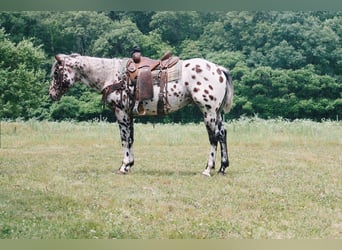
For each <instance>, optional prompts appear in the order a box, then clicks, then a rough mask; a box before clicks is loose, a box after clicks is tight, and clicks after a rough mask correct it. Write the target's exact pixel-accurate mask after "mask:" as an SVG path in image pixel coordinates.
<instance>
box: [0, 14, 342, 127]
mask: <svg viewBox="0 0 342 250" xmlns="http://www.w3.org/2000/svg"><path fill="white" fill-rule="evenodd" d="M341 37H342V12H324V11H316V12H293V11H285V12H279V11H257V12H250V11H233V12H196V11H176V12H172V11H133V12H128V11H108V12H90V11H86V12H82V11H70V12H69V11H68V12H47V11H44V12H37V11H33V12H0V93H1V110H0V112H1V113H0V115H1V118H2V119H17V118H23V119H30V118H36V119H50V120H65V119H75V120H79V121H84V120H92V119H98V118H99V117H100V116H101V117H102V118H105V119H107V120H114V119H115V118H114V116H113V114H112V113H111V111H110V110H109V109H107V108H106V109H104V110H102V105H101V95H99V94H97V93H94V92H93V91H92V90H91V89H89V88H86V87H85V86H83V85H82V84H78V85H76V86H75V87H73V88H72V89H71V90H70V91H69V93H68V94H67V95H65V96H64V97H63V98H62V99H61V101H60V102H58V103H52V102H51V101H50V99H49V97H48V88H49V83H50V80H51V76H50V71H51V65H52V63H53V60H54V55H55V54H58V53H65V54H70V53H80V54H82V55H89V56H97V57H109V58H110V57H128V56H129V52H130V51H131V49H132V47H133V46H134V45H137V44H138V45H139V46H140V47H141V48H142V51H143V54H144V55H145V56H149V57H152V58H156V59H157V58H160V56H161V55H162V54H163V53H164V52H165V51H167V50H170V51H172V52H173V54H175V55H177V56H179V57H180V58H181V59H187V58H194V57H201V58H206V59H208V60H211V61H213V62H215V63H217V64H220V65H222V66H225V67H227V68H229V69H230V72H231V75H232V77H233V82H234V86H235V96H234V106H233V109H232V110H231V112H230V113H229V114H228V115H226V118H227V119H231V118H239V117H240V116H255V115H258V116H259V117H262V118H275V117H283V118H286V119H299V118H305V119H313V120H322V119H337V118H338V117H339V116H341V115H342V77H341V72H342V46H341ZM137 120H138V121H141V122H148V121H157V122H182V123H186V122H199V121H202V115H201V114H200V112H199V110H198V109H197V108H196V107H195V106H192V105H189V106H188V107H186V108H184V109H183V110H180V111H178V112H176V113H173V114H170V115H168V116H165V117H154V118H151V117H139V118H137Z"/></svg>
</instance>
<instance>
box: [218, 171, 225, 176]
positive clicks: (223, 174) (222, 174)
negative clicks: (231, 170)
mask: <svg viewBox="0 0 342 250" xmlns="http://www.w3.org/2000/svg"><path fill="white" fill-rule="evenodd" d="M218 174H219V175H221V176H225V175H226V172H222V171H218Z"/></svg>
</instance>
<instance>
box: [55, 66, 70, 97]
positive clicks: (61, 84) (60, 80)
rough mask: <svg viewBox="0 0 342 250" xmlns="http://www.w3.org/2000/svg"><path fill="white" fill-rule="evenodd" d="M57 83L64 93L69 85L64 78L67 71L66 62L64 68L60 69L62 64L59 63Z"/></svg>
mask: <svg viewBox="0 0 342 250" xmlns="http://www.w3.org/2000/svg"><path fill="white" fill-rule="evenodd" d="M56 73H57V85H58V90H59V91H60V92H61V93H63V92H64V91H65V90H66V89H67V88H68V85H67V84H66V83H64V82H63V78H64V73H65V62H63V64H62V69H60V64H59V63H58V67H57V72H56Z"/></svg>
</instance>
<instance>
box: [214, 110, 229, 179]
mask: <svg viewBox="0 0 342 250" xmlns="http://www.w3.org/2000/svg"><path fill="white" fill-rule="evenodd" d="M216 133H217V137H218V141H219V142H220V146H221V167H220V170H219V173H220V174H223V175H224V174H225V170H226V168H227V167H228V166H229V158H228V148H227V130H226V129H225V128H224V125H223V120H222V116H221V115H219V119H218V121H217V132H216Z"/></svg>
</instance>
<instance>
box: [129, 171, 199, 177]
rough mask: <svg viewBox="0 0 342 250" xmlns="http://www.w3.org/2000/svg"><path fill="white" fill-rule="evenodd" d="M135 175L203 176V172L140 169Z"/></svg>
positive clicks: (134, 172)
mask: <svg viewBox="0 0 342 250" xmlns="http://www.w3.org/2000/svg"><path fill="white" fill-rule="evenodd" d="M132 174H134V175H146V176H195V175H199V174H201V172H199V171H198V172H197V171H190V170H181V171H179V170H175V171H172V170H167V169H165V170H159V169H140V170H136V171H133V172H132Z"/></svg>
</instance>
